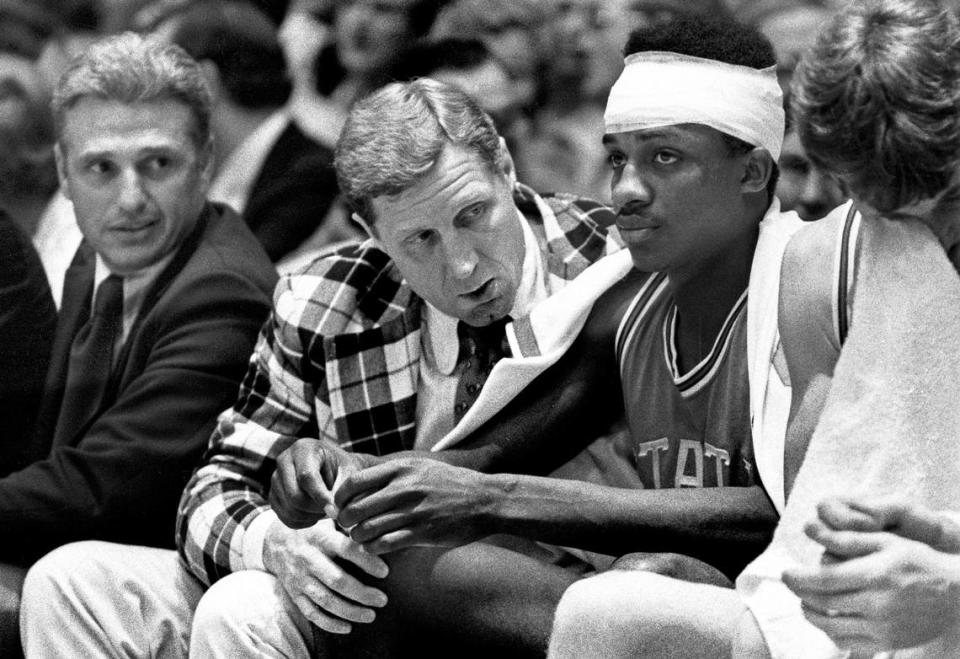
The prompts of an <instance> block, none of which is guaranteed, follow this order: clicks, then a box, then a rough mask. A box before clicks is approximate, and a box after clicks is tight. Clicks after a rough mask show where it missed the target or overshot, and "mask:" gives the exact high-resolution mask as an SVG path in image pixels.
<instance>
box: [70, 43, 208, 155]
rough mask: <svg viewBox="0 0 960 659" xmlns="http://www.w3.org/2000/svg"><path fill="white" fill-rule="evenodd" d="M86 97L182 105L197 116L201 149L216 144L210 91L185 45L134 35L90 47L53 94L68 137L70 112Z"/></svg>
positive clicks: (124, 101)
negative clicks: (179, 103)
mask: <svg viewBox="0 0 960 659" xmlns="http://www.w3.org/2000/svg"><path fill="white" fill-rule="evenodd" d="M83 98H99V99H104V100H113V101H119V102H121V103H128V104H133V103H148V102H153V101H163V100H177V101H180V102H182V103H184V104H185V105H186V106H187V107H189V108H190V110H191V111H192V112H193V115H194V118H195V119H196V127H195V131H194V135H193V137H194V138H195V142H196V144H197V146H198V147H203V146H205V145H206V144H207V142H209V140H210V104H211V98H210V90H209V89H207V85H206V83H205V82H204V79H203V76H202V75H201V73H200V67H199V66H198V65H197V63H196V62H195V61H194V60H193V59H192V58H191V57H190V56H189V55H188V54H187V53H186V52H184V50H183V49H182V48H180V47H179V46H174V45H170V44H161V43H159V42H157V41H154V40H151V39H147V38H145V37H142V36H140V35H138V34H134V33H133V32H126V33H124V34H121V35H118V36H113V37H108V38H106V39H103V40H101V41H98V42H96V43H95V44H93V45H92V46H90V47H89V48H88V49H87V50H86V51H84V53H83V54H81V55H79V56H78V57H77V58H75V59H74V60H73V62H72V63H71V64H70V67H69V68H68V69H67V71H66V72H65V73H64V74H63V76H62V77H61V78H60V82H59V83H58V84H57V88H56V90H55V91H54V94H53V104H52V105H53V118H54V124H55V127H56V134H57V136H58V137H60V136H61V135H63V126H64V121H65V119H66V113H67V111H68V110H69V109H70V108H72V107H73V106H74V105H76V104H77V103H78V102H79V101H80V100H81V99H83Z"/></svg>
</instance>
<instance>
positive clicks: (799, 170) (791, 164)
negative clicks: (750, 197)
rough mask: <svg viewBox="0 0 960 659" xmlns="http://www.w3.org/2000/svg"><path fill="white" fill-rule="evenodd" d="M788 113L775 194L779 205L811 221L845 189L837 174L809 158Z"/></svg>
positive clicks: (842, 196)
mask: <svg viewBox="0 0 960 659" xmlns="http://www.w3.org/2000/svg"><path fill="white" fill-rule="evenodd" d="M789 97H790V93H789V91H788V92H786V93H785V94H784V107H785V108H786V107H789ZM786 115H787V131H786V134H785V135H784V136H783V151H781V152H780V161H779V163H778V164H779V165H780V179H779V180H778V181H777V198H778V199H779V200H780V209H781V210H784V211H796V212H797V215H799V216H800V219H802V220H804V221H805V222H813V221H814V220H819V219H822V218H823V217H825V216H826V215H827V214H828V213H829V212H830V211H832V210H833V209H834V208H836V207H837V206H840V205H841V204H842V203H843V202H845V201H846V200H847V193H846V191H845V190H844V189H843V185H842V184H841V183H840V181H838V180H837V179H836V177H834V176H832V175H831V174H828V173H827V172H825V171H824V170H822V169H821V168H820V167H819V166H818V165H817V164H815V163H814V162H812V161H811V160H810V157H809V156H807V152H806V151H805V150H804V148H803V144H801V143H800V135H799V134H798V133H797V126H796V122H795V121H793V118H792V117H791V116H790V112H789V110H788V111H787V113H786Z"/></svg>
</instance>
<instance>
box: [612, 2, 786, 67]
mask: <svg viewBox="0 0 960 659" xmlns="http://www.w3.org/2000/svg"><path fill="white" fill-rule="evenodd" d="M654 50H663V51H667V52H671V53H678V54H680V55H689V56H690V57H702V58H704V59H712V60H716V61H718V62H726V63H727V64H739V65H740V66H749V67H751V68H754V69H765V68H767V67H768V66H775V65H776V63H777V56H776V53H775V52H774V50H773V46H771V45H770V42H769V41H768V40H767V38H766V37H765V36H763V34H761V33H760V32H759V31H758V30H757V29H756V28H754V27H751V26H748V25H743V24H741V23H738V22H736V21H734V20H733V19H730V18H725V17H707V16H695V15H687V14H680V15H678V16H677V18H675V19H673V20H671V21H669V22H667V23H664V24H663V25H659V26H657V27H655V28H646V27H644V28H640V29H638V30H634V31H633V32H631V33H630V37H629V38H628V39H627V45H626V46H625V47H624V55H632V54H633V53H643V52H649V51H654Z"/></svg>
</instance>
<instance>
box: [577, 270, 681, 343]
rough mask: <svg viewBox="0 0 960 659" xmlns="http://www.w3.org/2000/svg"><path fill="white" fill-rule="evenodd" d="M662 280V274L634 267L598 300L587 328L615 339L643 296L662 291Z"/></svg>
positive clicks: (601, 336) (604, 336) (599, 334)
mask: <svg viewBox="0 0 960 659" xmlns="http://www.w3.org/2000/svg"><path fill="white" fill-rule="evenodd" d="M663 280H664V276H663V275H661V274H659V273H651V272H642V271H640V270H636V269H631V270H630V272H629V273H627V274H626V275H625V276H624V277H623V278H622V279H620V281H618V282H617V283H615V284H614V285H613V286H611V287H610V288H609V289H608V290H607V291H606V292H605V293H604V294H603V295H601V296H600V298H599V299H598V300H597V302H596V304H595V305H594V308H593V311H592V312H591V314H590V318H589V319H588V321H587V326H586V328H585V331H587V332H589V333H591V334H592V335H593V336H594V337H596V338H603V339H604V340H609V341H610V342H612V341H613V340H614V337H615V336H616V333H617V331H618V329H619V327H620V325H621V324H622V322H623V320H624V318H625V317H626V315H627V313H628V312H629V311H630V309H631V308H633V307H634V306H636V305H637V303H638V301H639V302H642V300H640V298H644V299H648V298H649V299H653V298H655V297H656V296H657V295H658V294H659V293H660V292H662V291H660V286H659V284H661V283H662V282H663Z"/></svg>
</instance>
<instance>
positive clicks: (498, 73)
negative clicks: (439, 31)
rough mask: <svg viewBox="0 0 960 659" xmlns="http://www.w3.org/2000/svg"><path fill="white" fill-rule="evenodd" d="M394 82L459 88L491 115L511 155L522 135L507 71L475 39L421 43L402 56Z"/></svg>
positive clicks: (515, 96) (395, 69) (517, 103)
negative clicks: (425, 80)
mask: <svg viewBox="0 0 960 659" xmlns="http://www.w3.org/2000/svg"><path fill="white" fill-rule="evenodd" d="M392 77H393V78H394V79H395V80H397V81H409V80H414V79H416V78H433V79H434V80H437V81H438V82H444V83H447V84H449V85H453V86H454V87H457V88H459V89H460V90H461V91H463V92H464V93H466V94H467V95H468V96H470V98H472V99H473V100H474V102H476V103H477V105H479V106H480V108H481V109H482V110H483V111H484V112H486V113H487V114H488V115H490V118H491V119H493V123H494V125H495V126H496V127H497V132H498V133H500V135H501V136H503V138H504V139H505V140H506V141H507V148H508V149H509V150H510V152H511V154H512V153H513V152H514V147H515V144H516V141H517V139H519V138H521V137H522V136H523V127H522V125H521V124H523V118H522V117H521V108H520V103H519V98H518V97H517V95H516V87H515V85H514V84H513V82H512V80H511V79H510V75H509V73H507V69H506V68H505V67H504V66H503V64H502V63H501V62H500V60H498V59H497V58H496V57H495V56H494V55H493V53H491V52H490V50H489V49H488V48H487V47H486V46H485V45H484V43H483V42H482V41H480V40H477V39H439V40H436V41H424V42H421V43H418V44H417V45H415V46H413V47H412V48H410V49H409V50H408V51H406V52H405V53H404V56H403V58H402V59H400V60H399V61H398V62H397V63H396V66H395V67H394V69H393V73H392Z"/></svg>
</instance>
